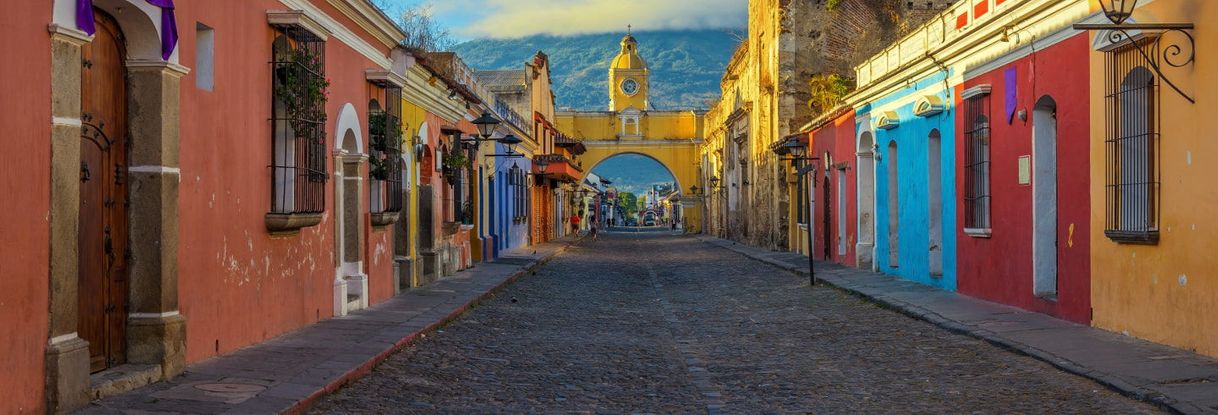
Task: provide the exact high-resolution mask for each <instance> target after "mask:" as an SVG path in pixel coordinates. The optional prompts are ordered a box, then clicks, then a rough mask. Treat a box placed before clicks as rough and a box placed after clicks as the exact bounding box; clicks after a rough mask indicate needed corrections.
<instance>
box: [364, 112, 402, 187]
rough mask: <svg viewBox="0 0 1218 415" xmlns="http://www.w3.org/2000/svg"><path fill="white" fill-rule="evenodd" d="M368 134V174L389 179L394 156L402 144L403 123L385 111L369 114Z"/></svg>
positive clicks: (380, 178) (381, 178)
mask: <svg viewBox="0 0 1218 415" xmlns="http://www.w3.org/2000/svg"><path fill="white" fill-rule="evenodd" d="M368 135H369V136H370V140H369V142H368V147H369V148H370V150H371V151H370V153H372V154H371V157H369V158H368V175H369V176H372V178H374V179H377V180H387V179H389V175H390V174H391V172H392V170H393V166H394V164H393V162H395V159H394V157H395V156H396V155H397V154H398V151H397V149H399V148H401V145H402V125H401V124H400V123H399V122H398V120H397V117H394V116H392V115H389V114H388V113H385V112H383V111H374V112H372V113H371V114H369V115H368Z"/></svg>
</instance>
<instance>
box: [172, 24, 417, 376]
mask: <svg viewBox="0 0 1218 415" xmlns="http://www.w3.org/2000/svg"><path fill="white" fill-rule="evenodd" d="M314 3H315V4H317V5H318V6H319V7H321V8H322V9H323V10H327V11H328V12H329V13H331V14H332V16H335V17H336V19H338V20H339V21H341V22H342V23H343V25H344V26H345V27H347V28H348V29H350V30H351V31H353V32H356V33H360V32H362V31H363V30H362V29H361V28H360V26H358V25H356V24H355V23H354V22H352V21H350V20H349V19H347V18H346V17H344V16H342V15H341V13H339V12H337V11H334V10H332V9H330V7H331V6H329V5H328V4H326V2H321V1H319V2H314ZM282 8H284V7H283V5H282V4H280V3H279V2H275V1H253V2H242V3H240V4H239V5H234V6H232V7H228V8H223V9H218V8H214V7H213V8H208V7H190V5H189V4H183V5H180V6H179V7H178V9H177V18H178V22H179V27H181V28H183V30H180V36H181V37H180V40H179V56H180V57H181V61H182V63H183V64H184V65H186V66H194V65H195V62H194V60H195V51H194V45H195V31H194V30H190V29H191V28H193V27H194V26H195V25H194V24H192V23H193V22H200V23H203V24H206V25H207V26H209V27H211V28H213V29H214V30H215V33H216V35H215V42H216V43H215V87H214V89H213V90H212V91H205V90H201V89H198V88H196V87H195V86H194V85H195V80H194V78H193V77H194V74H190V75H187V76H186V77H185V78H183V80H182V88H181V91H182V92H181V93H182V97H181V106H182V108H181V114H182V117H181V118H182V120H181V143H182V144H181V172H182V182H181V195H180V202H179V205H180V218H181V219H180V232H181V238H180V239H181V242H180V243H181V245H180V248H181V249H180V250H179V253H178V261H179V273H180V274H179V284H180V285H179V293H180V302H181V313H182V314H183V315H184V316H186V318H187V321H188V324H189V329H188V330H187V348H186V349H187V360H188V361H189V362H195V361H199V360H202V359H205V358H208V357H211V356H214V355H217V354H220V353H225V352H228V351H231V350H235V349H237V348H239V347H242V346H245V345H248V344H253V343H257V342H260V341H263V340H265V339H269V338H271V337H274V336H276V335H279V334H282V333H285V332H287V331H290V330H292V329H295V328H298V327H301V326H304V325H307V324H310V323H313V322H316V321H318V320H321V319H326V318H329V317H331V316H332V314H333V311H334V310H333V307H332V302H333V289H334V288H333V282H334V279H335V268H336V260H337V256H336V253H335V252H334V250H335V236H334V226H335V214H336V212H335V210H334V202H335V201H334V200H333V199H334V196H333V195H334V194H335V193H334V189H333V186H334V185H335V183H334V181H333V180H330V182H329V183H327V185H326V193H325V194H326V198H327V211H326V213H325V215H324V218H323V220H322V223H321V224H319V225H317V226H312V227H308V228H305V229H302V230H301V231H300V233H298V234H296V235H288V236H274V235H270V234H268V233H267V232H266V230H265V225H263V215H264V214H265V213H266V212H267V211H268V210H269V206H270V192H268V189H270V187H271V185H270V175H269V174H268V170H267V167H266V165H267V163H268V160H270V159H271V155H270V151H271V149H270V145H269V142H268V140H269V135H270V129H269V124H268V123H267V120H268V119H269V118H270V107H271V106H270V104H269V101H268V100H269V99H270V90H271V86H270V82H271V80H270V78H271V77H270V69H269V67H268V66H267V64H266V62H267V61H268V59H269V58H268V57H269V56H270V55H271V41H272V40H273V31H272V29H271V27H270V26H269V25H267V24H266V10H268V9H282ZM369 43H371V44H374V45H380V44H378V43H373V42H371V41H370V42H369ZM380 52H381V53H383V54H384V55H385V56H388V55H389V48H388V47H383V49H381V50H380ZM373 67H376V64H375V63H374V62H371V61H369V60H368V58H366V57H365V56H364V55H362V54H360V53H358V52H356V51H355V50H354V49H353V48H352V47H351V46H349V45H346V44H344V43H343V42H342V41H340V40H338V39H337V38H333V37H332V38H330V39H329V41H327V42H326V76H327V77H328V78H329V79H330V82H331V86H330V88H329V101H328V103H327V105H326V112H327V114H328V115H329V117H328V118H329V120H328V121H327V126H326V131H327V132H328V133H329V134H328V136H327V138H326V139H327V146H328V147H327V148H333V146H334V145H336V140H339V139H340V138H341V137H337V136H336V134H338V132H336V131H335V130H336V125H335V123H336V119H337V114H338V110H339V108H341V107H342V106H343V105H345V104H346V103H351V104H352V105H353V106H354V107H355V108H356V111H357V112H358V114H359V117H360V120H365V119H366V116H367V113H366V112H367V102H368V99H369V97H368V87H367V80H366V79H365V74H364V70H365V69H369V68H373ZM361 124H362V125H361V128H363V129H366V123H361ZM365 133H366V132H365ZM366 151H367V150H366V149H361V152H365V153H366ZM326 159H327V160H328V161H327V168H328V169H329V171H333V169H334V166H333V164H334V163H333V157H331V156H330V154H326ZM361 175H363V176H365V177H366V175H367V167H366V166H362V167H361ZM367 188H368V187H367V186H364V189H365V190H364V191H363V194H361V195H360V198H361V200H364V201H366V200H368V194H367V190H366V189H367ZM362 207H366V204H364V205H363V206H362ZM364 210H365V211H364V212H362V213H361V217H362V220H363V221H364V227H363V228H364V229H365V231H366V232H368V233H366V234H365V235H364V238H365V241H366V243H365V244H364V245H363V246H364V258H363V261H364V267H365V269H364V270H363V271H364V272H365V273H366V274H368V276H369V286H370V294H371V296H370V297H371V301H372V302H377V301H381V300H383V299H385V298H387V297H389V296H390V295H392V293H393V290H392V286H391V281H392V275H391V273H392V262H393V252H392V249H391V245H390V244H391V243H392V240H391V238H390V237H389V235H388V233H387V232H384V231H371V229H372V227H371V224H370V215H369V214H368V212H367V211H366V210H367V209H364Z"/></svg>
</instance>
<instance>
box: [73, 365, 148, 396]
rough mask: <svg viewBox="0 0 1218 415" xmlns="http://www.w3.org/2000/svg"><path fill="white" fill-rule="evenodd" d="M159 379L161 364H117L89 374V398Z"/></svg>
mask: <svg viewBox="0 0 1218 415" xmlns="http://www.w3.org/2000/svg"><path fill="white" fill-rule="evenodd" d="M159 380H161V365H137V364H126V365H119V366H116V367H113V368H110V369H106V370H103V371H101V372H97V373H94V374H92V375H90V376H89V399H90V400H97V399H101V398H105V397H107V396H115V395H120V394H122V393H124V392H127V391H130V390H134V389H136V388H139V387H141V386H144V385H147V384H149V383H152V382H156V381H159Z"/></svg>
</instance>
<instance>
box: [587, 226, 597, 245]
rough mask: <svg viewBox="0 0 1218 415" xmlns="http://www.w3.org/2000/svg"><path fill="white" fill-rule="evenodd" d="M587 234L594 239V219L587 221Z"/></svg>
mask: <svg viewBox="0 0 1218 415" xmlns="http://www.w3.org/2000/svg"><path fill="white" fill-rule="evenodd" d="M588 235H589V236H591V237H592V240H593V241H595V240H596V221H592V222H589V225H588Z"/></svg>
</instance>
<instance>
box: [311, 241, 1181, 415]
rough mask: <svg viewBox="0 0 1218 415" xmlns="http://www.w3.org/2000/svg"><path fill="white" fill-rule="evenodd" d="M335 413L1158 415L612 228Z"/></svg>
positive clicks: (820, 290)
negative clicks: (1030, 414) (1134, 414)
mask: <svg viewBox="0 0 1218 415" xmlns="http://www.w3.org/2000/svg"><path fill="white" fill-rule="evenodd" d="M313 411H314V412H318V413H348V412H358V413H389V412H392V413H401V412H418V413H436V412H450V413H487V412H512V413H521V412H528V413H537V412H545V413H552V412H593V413H640V412H642V413H647V412H651V413H707V412H710V413H776V412H781V413H790V412H798V413H802V412H815V413H911V412H913V413H1046V412H1049V413H1104V414H1110V413H1149V412H1156V411H1157V409H1156V408H1154V407H1151V406H1148V405H1145V404H1141V403H1138V402H1135V401H1133V400H1130V399H1127V398H1125V397H1123V396H1121V395H1119V394H1116V393H1114V392H1111V391H1109V390H1108V389H1105V388H1104V387H1102V386H1100V385H1098V384H1096V383H1093V382H1091V381H1088V380H1085V379H1082V378H1079V377H1076V376H1073V375H1069V374H1066V373H1063V372H1060V371H1058V370H1056V369H1054V368H1052V367H1050V366H1048V365H1046V364H1044V363H1042V362H1040V361H1037V360H1035V359H1032V358H1028V357H1025V356H1021V355H1016V354H1013V353H1010V352H1008V351H1005V350H1003V349H1000V348H997V347H994V346H992V345H989V344H988V343H984V342H982V341H979V340H976V339H973V338H970V337H966V336H961V335H956V334H952V333H949V332H947V331H944V330H942V329H939V328H938V327H935V326H932V325H930V324H927V323H924V322H921V321H917V320H914V319H911V318H908V317H906V316H903V315H900V314H897V313H894V312H891V311H888V310H885V309H882V308H879V307H876V306H874V305H872V304H870V303H868V302H866V301H864V300H861V299H858V298H856V297H852V296H849V295H847V294H843V293H841V292H839V291H836V290H833V289H831V288H824V287H817V288H815V289H809V287H808V284H807V281H806V280H805V279H804V278H801V277H796V276H794V275H791V274H789V273H786V272H783V271H779V270H777V269H776V268H772V267H770V266H767V265H763V264H761V263H759V262H755V261H752V260H749V259H746V258H745V257H742V256H740V255H738V254H735V253H732V252H730V251H727V250H724V249H722V248H718V247H712V246H709V245H706V244H703V243H701V242H698V241H697V240H695V239H692V238H683V237H677V236H667V235H665V236H661V235H654V234H652V235H646V234H612V233H609V234H603V235H601V238H600V240H599V241H596V242H589V241H585V242H584V243H582V244H581V245H579V246H577V247H573V248H572V249H571V250H570V251H568V253H566V254H564V255H562V256H560V257H558V258H556V259H555V260H554V261H552V262H551V263H550V264H548V265H546V266H545V267H543V268H541V269H540V270H539V271H538V272H537V274H536V275H532V276H526V277H525V278H523V279H521V280H520V281H519V282H518V283H516V284H514V285H513V286H510V287H508V288H507V289H505V290H503V291H502V292H500V294H498V295H497V296H496V297H495V298H493V299H490V300H488V301H486V302H484V303H482V305H480V306H479V307H478V308H476V309H474V310H472V311H471V312H470V313H468V314H466V315H465V316H464V317H462V318H461V319H459V320H457V321H456V322H454V323H453V324H451V325H450V326H448V327H446V328H444V329H443V330H441V331H439V332H437V333H436V334H434V335H432V336H428V337H427V338H425V339H424V340H421V341H420V342H418V343H416V344H414V345H413V346H410V347H408V348H406V349H404V350H403V351H402V352H400V353H398V354H396V355H395V356H393V357H391V358H390V359H388V360H386V361H385V363H383V364H382V365H380V366H379V367H378V368H377V369H376V370H375V371H374V372H373V373H372V374H370V375H369V376H367V377H365V378H363V379H361V380H359V381H357V382H355V383H354V384H352V385H349V386H348V387H346V388H343V389H342V390H340V391H338V392H337V393H335V394H333V395H331V396H329V397H327V398H325V399H323V400H322V401H320V402H319V403H318V404H317V405H316V406H315V407H314V408H313Z"/></svg>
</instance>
